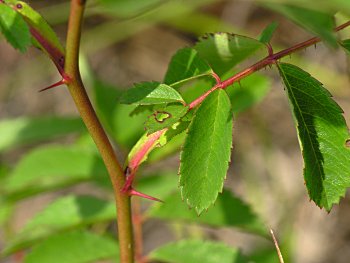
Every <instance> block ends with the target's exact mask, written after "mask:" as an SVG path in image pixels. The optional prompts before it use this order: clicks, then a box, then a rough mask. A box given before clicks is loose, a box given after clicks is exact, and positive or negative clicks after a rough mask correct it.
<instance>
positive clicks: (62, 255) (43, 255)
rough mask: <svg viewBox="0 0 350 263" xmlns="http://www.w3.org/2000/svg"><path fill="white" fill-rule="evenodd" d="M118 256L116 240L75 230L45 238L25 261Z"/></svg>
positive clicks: (68, 262) (67, 262)
mask: <svg viewBox="0 0 350 263" xmlns="http://www.w3.org/2000/svg"><path fill="white" fill-rule="evenodd" d="M58 255H59V256H58ZM118 257H119V249H118V243H117V242H116V241H115V240H113V239H111V238H107V237H104V236H99V235H96V234H93V233H90V232H87V231H73V232H68V233H63V234H59V235H55V236H52V237H49V238H48V239H46V240H44V241H43V242H41V243H40V244H39V245H38V246H36V247H34V248H33V249H32V250H31V251H30V252H29V253H28V254H27V255H26V257H25V259H24V263H45V262H50V263H62V262H64V263H85V262H97V261H99V260H102V259H114V260H115V259H116V258H118ZM114 262H115V261H114Z"/></svg>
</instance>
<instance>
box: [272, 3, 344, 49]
mask: <svg viewBox="0 0 350 263" xmlns="http://www.w3.org/2000/svg"><path fill="white" fill-rule="evenodd" d="M265 5H266V6H267V7H269V8H270V9H272V10H275V11H277V12H279V13H281V14H283V15H284V16H286V17H288V18H289V19H291V20H292V21H294V22H295V23H297V24H298V25H300V26H301V27H304V28H305V29H307V30H309V31H310V32H312V33H314V34H316V35H318V36H320V37H321V38H322V39H324V40H325V41H327V43H328V44H329V45H331V46H332V47H337V46H338V44H337V39H336V37H335V34H334V31H333V28H334V19H333V15H330V14H328V13H325V12H321V11H316V10H312V9H308V8H304V7H298V6H295V5H292V4H277V3H274V4H265Z"/></svg>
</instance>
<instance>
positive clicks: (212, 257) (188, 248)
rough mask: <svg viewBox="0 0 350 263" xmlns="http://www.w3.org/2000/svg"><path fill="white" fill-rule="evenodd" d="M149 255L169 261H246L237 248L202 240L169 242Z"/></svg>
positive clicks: (188, 262) (230, 262)
mask: <svg viewBox="0 0 350 263" xmlns="http://www.w3.org/2000/svg"><path fill="white" fill-rule="evenodd" d="M208 251H209V253H208ZM179 252H181V253H179ZM149 257H150V258H151V259H153V260H157V261H158V260H159V261H162V262H163V261H164V262H171V263H193V262H201V263H217V262H220V263H248V260H247V259H246V258H245V257H244V256H242V254H241V253H240V252H239V250H238V249H236V248H232V247H229V246H227V245H225V244H223V243H219V242H209V241H202V240H181V241H179V242H173V243H169V244H166V245H164V246H162V247H159V248H157V249H156V250H154V251H152V252H151V254H150V255H149Z"/></svg>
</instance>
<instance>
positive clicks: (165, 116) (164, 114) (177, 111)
mask: <svg viewBox="0 0 350 263" xmlns="http://www.w3.org/2000/svg"><path fill="white" fill-rule="evenodd" d="M187 111H188V107H185V106H184V105H182V104H175V103H173V104H168V105H166V106H160V107H155V108H154V112H153V114H152V115H150V116H148V119H147V121H146V122H145V127H146V130H147V132H148V134H151V133H154V132H156V131H159V130H162V129H164V128H168V127H170V126H171V125H173V124H175V123H176V122H178V121H179V120H180V119H181V118H182V117H183V116H184V115H185V114H186V113H187Z"/></svg>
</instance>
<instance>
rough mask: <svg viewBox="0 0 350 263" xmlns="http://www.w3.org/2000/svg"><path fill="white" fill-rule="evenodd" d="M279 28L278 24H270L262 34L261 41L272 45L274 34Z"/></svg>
mask: <svg viewBox="0 0 350 263" xmlns="http://www.w3.org/2000/svg"><path fill="white" fill-rule="evenodd" d="M277 27H278V23H277V22H272V23H271V24H269V25H268V26H267V27H266V28H265V29H264V30H263V32H262V33H261V34H260V36H259V41H260V42H262V43H265V44H267V43H270V41H271V38H272V36H273V33H275V31H276V29H277Z"/></svg>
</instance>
